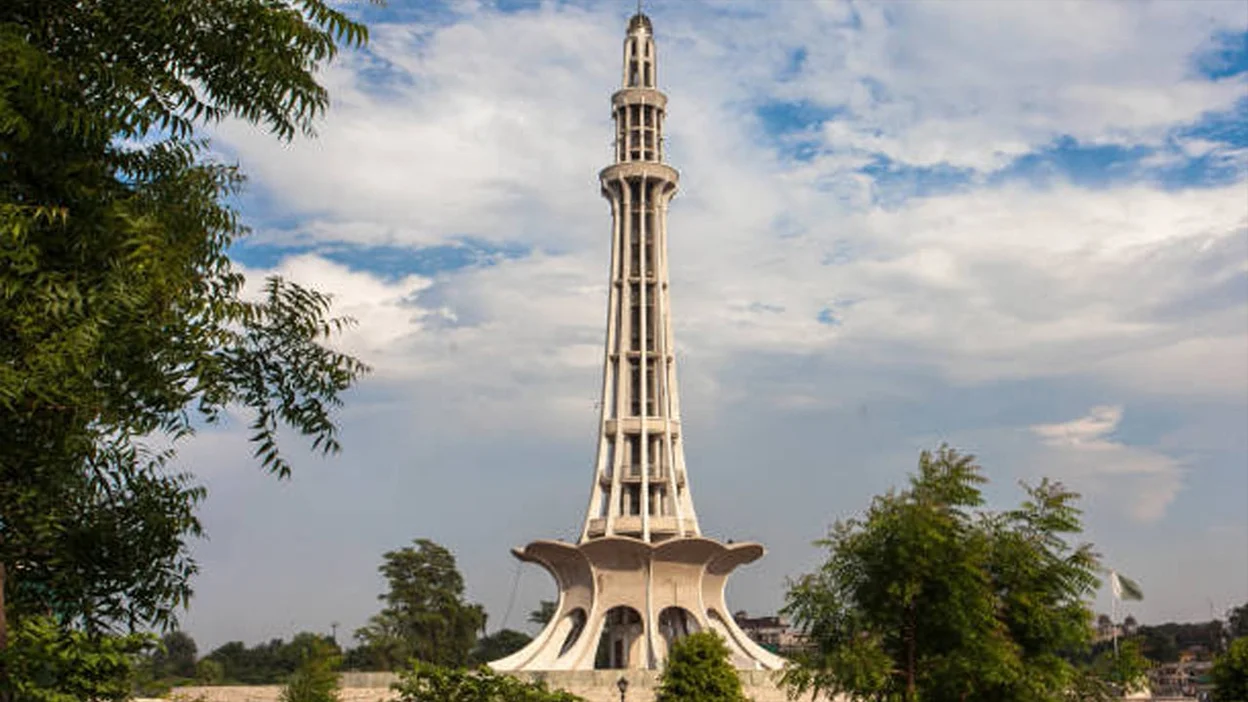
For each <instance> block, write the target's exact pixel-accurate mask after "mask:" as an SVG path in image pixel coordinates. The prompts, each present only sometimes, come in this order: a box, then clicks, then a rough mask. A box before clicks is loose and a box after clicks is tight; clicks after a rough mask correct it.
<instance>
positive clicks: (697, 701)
mask: <svg viewBox="0 0 1248 702" xmlns="http://www.w3.org/2000/svg"><path fill="white" fill-rule="evenodd" d="M728 656H729V652H728V647H727V646H725V645H724V640H723V639H721V638H720V637H719V634H716V633H715V632H711V631H702V632H698V633H696V634H690V635H689V636H686V637H685V638H683V639H680V640H679V641H677V642H676V643H675V644H673V645H672V650H671V651H669V652H668V655H667V665H666V666H664V668H663V675H662V676H661V677H660V678H659V696H658V697H657V698H656V702H746V697H745V693H744V692H742V691H741V678H739V677H738V676H737V671H736V669H735V668H733V667H732V663H730V662H729V661H728Z"/></svg>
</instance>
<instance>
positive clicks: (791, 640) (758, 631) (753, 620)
mask: <svg viewBox="0 0 1248 702" xmlns="http://www.w3.org/2000/svg"><path fill="white" fill-rule="evenodd" d="M732 619H733V621H735V622H736V623H737V626H739V627H741V631H744V632H745V633H746V635H747V636H749V637H750V638H751V639H753V640H754V642H755V643H757V644H758V645H760V646H762V647H763V648H765V649H767V650H768V651H772V652H774V653H781V652H786V651H796V650H800V649H803V648H805V647H806V646H807V645H808V641H807V639H806V637H805V636H803V635H802V634H801V632H799V631H797V630H796V629H794V628H793V627H791V626H790V625H789V621H788V619H786V618H785V617H782V616H779V615H777V616H771V617H751V616H750V615H749V613H748V612H746V611H745V610H740V611H738V612H736V613H735V614H733V615H732Z"/></svg>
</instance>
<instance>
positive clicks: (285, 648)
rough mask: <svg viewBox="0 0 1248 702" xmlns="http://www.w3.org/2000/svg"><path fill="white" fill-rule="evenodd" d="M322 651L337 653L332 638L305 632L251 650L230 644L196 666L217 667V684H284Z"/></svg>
mask: <svg viewBox="0 0 1248 702" xmlns="http://www.w3.org/2000/svg"><path fill="white" fill-rule="evenodd" d="M323 650H328V651H329V652H330V653H331V654H332V655H334V656H337V655H339V653H340V651H339V650H338V645H337V644H335V643H334V641H333V639H331V638H329V637H326V636H322V635H321V634H314V633H311V632H306V631H305V632H300V633H298V634H296V635H295V636H294V637H293V638H291V640H290V641H285V640H283V639H272V640H270V641H268V642H266V643H261V644H257V645H255V646H251V647H248V646H247V645H246V644H244V643H243V642H241V641H230V642H229V643H225V644H222V645H221V646H218V647H217V648H215V649H213V651H212V652H211V653H209V654H208V655H207V656H205V657H204V658H203V660H201V661H200V663H204V662H206V661H211V662H214V663H216V664H218V665H220V668H221V672H220V678H219V680H220V681H221V682H229V683H236V684H238V683H241V684H244V685H274V684H278V683H282V682H285V681H286V680H287V679H289V678H290V676H291V675H293V674H294V673H295V671H296V670H297V669H298V668H299V666H300V665H301V664H302V663H303V662H304V661H306V660H309V659H310V658H314V657H316V656H317V655H320V653H319V652H322V651H323Z"/></svg>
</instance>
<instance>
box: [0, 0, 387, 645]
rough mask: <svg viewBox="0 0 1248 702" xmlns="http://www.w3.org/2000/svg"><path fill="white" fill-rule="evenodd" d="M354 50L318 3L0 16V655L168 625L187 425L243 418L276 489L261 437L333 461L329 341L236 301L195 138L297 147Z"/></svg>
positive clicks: (234, 223)
mask: <svg viewBox="0 0 1248 702" xmlns="http://www.w3.org/2000/svg"><path fill="white" fill-rule="evenodd" d="M366 36H367V34H366V31H365V28H364V27H363V26H362V25H360V24H358V23H355V22H353V21H351V20H350V19H349V18H348V17H347V16H346V15H344V14H343V13H342V12H341V11H339V10H337V9H335V8H334V7H333V6H331V5H330V4H329V3H328V2H325V1H324V0H214V1H213V2H204V1H203V0H93V1H92V2H81V1H80V0H6V2H4V3H0V447H3V449H4V450H3V451H0V564H3V565H5V566H6V567H5V568H4V569H3V570H0V573H3V574H4V575H5V576H6V578H5V582H0V587H3V588H4V591H5V592H6V594H8V595H9V606H8V607H6V608H5V611H4V612H3V613H2V614H3V615H4V616H0V634H2V633H3V627H4V624H5V622H6V621H7V619H6V617H7V616H9V615H16V616H19V617H20V616H24V615H26V614H29V613H33V612H47V611H49V610H50V611H52V612H54V613H55V614H56V615H57V616H58V617H59V618H60V620H61V622H62V623H63V624H67V625H68V624H71V623H72V624H77V625H82V626H85V627H87V628H88V629H97V628H104V627H123V628H124V627H133V626H140V625H157V626H161V625H166V624H169V623H170V622H171V621H172V616H173V612H174V610H175V609H176V608H177V607H178V606H179V605H182V604H184V603H185V602H186V601H187V599H188V598H189V597H190V594H191V591H190V584H189V583H190V577H191V576H192V575H193V574H194V572H195V564H194V562H193V561H192V560H191V559H190V558H189V556H188V555H187V550H186V548H187V542H188V540H189V539H191V538H194V537H195V536H197V535H198V534H199V523H198V521H197V520H196V518H195V510H194V508H195V506H196V504H197V503H198V501H199V500H201V499H202V497H203V490H202V489H201V488H200V487H198V486H197V485H196V484H195V480H194V478H193V476H192V475H190V474H189V473H184V472H180V471H175V470H172V469H171V468H170V467H169V459H170V457H171V456H172V454H171V453H169V451H167V450H166V449H168V447H169V446H171V445H175V444H176V441H177V440H178V439H179V438H181V437H184V436H186V435H188V434H190V433H192V431H193V430H194V429H195V427H196V426H198V425H200V424H202V423H203V422H204V421H208V422H212V421H216V420H217V419H219V418H220V417H222V416H223V414H224V413H225V412H226V411H227V410H229V409H231V408H239V409H243V410H244V411H245V413H247V414H248V415H249V416H250V417H252V418H254V421H253V424H252V430H253V439H254V441H255V444H256V447H257V450H256V453H257V457H258V458H259V461H260V463H261V464H262V465H263V466H264V467H265V468H266V469H268V470H269V471H271V472H273V473H275V474H277V475H279V476H282V477H285V476H287V475H289V473H290V471H291V467H290V465H289V464H288V463H287V462H286V461H285V460H284V458H283V457H282V454H281V452H280V451H279V446H278V443H277V439H276V437H277V433H278V431H279V428H281V427H289V428H293V429H294V430H295V433H296V434H298V435H301V436H304V437H307V438H308V440H309V443H310V444H311V445H312V447H313V448H314V449H315V450H318V451H323V452H334V451H336V450H338V443H337V436H336V427H335V425H334V423H333V421H332V412H333V410H334V408H336V407H337V406H338V405H340V404H341V402H342V394H343V393H344V392H345V391H346V390H347V389H348V388H349V387H350V386H351V385H352V384H353V383H354V382H355V381H356V379H358V378H359V377H360V375H361V374H362V373H364V372H365V370H366V369H365V367H364V366H363V364H361V363H360V362H359V361H357V360H356V359H354V358H351V357H350V356H347V355H345V354H342V353H339V352H336V351H334V350H332V349H331V348H330V347H329V346H328V345H327V341H328V338H329V337H330V336H331V335H333V334H335V333H336V332H338V331H339V330H340V329H341V328H342V326H343V325H344V324H346V323H347V320H338V319H333V318H331V317H330V316H329V298H328V296H326V295H323V294H320V293H317V292H315V291H311V290H307V289H305V288H301V287H299V286H296V285H292V284H289V283H285V282H283V281H280V280H276V279H275V280H271V281H269V282H268V284H267V285H266V287H265V290H264V293H265V294H264V297H263V298H262V299H259V300H252V299H244V298H243V296H242V291H243V279H242V276H241V275H239V273H238V272H237V271H235V270H234V268H233V266H232V264H231V261H230V258H229V255H228V253H229V248H230V246H231V245H232V244H233V243H234V242H235V241H236V240H237V239H238V238H240V237H242V236H245V235H246V234H247V230H246V228H245V227H244V226H243V225H242V223H241V221H240V217H239V214H238V213H237V212H235V211H234V210H233V209H231V208H230V207H229V205H228V204H227V203H228V198H229V196H231V195H232V194H234V193H235V192H236V191H237V188H238V187H239V186H240V185H241V183H242V175H241V174H240V173H239V172H238V170H237V169H236V168H235V167H234V166H231V165H229V164H223V163H219V162H216V161H214V160H212V159H211V158H210V157H209V156H208V154H209V153H210V152H209V148H208V143H207V142H206V141H205V140H203V139H201V138H199V137H198V136H197V135H196V130H197V129H199V128H201V127H202V126H203V125H205V124H210V123H213V122H217V121H220V120H223V119H227V118H234V119H240V120H245V121H249V122H252V123H254V124H257V125H259V126H261V127H263V128H266V129H268V130H270V131H272V132H273V133H274V134H275V135H276V136H277V137H278V138H280V139H290V138H292V137H293V136H294V135H295V134H296V133H310V132H311V131H312V128H313V125H314V122H315V120H316V119H317V118H318V117H319V116H320V115H321V114H322V113H323V112H324V110H325V108H326V106H327V105H328V95H327V94H326V92H325V89H324V88H323V87H322V86H321V85H320V84H319V82H318V78H317V76H318V73H319V72H320V71H321V70H322V69H323V68H324V67H325V65H326V63H327V62H328V61H329V60H330V59H331V58H332V57H333V56H334V54H335V53H336V51H337V50H338V49H339V47H341V46H344V45H346V46H356V45H359V44H360V43H362V42H363V41H364V40H365V39H366ZM149 447H159V449H153V448H149ZM0 641H3V636H0Z"/></svg>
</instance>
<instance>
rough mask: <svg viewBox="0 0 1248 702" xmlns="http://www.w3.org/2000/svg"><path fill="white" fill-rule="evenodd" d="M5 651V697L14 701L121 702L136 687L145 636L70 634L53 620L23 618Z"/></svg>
mask: <svg viewBox="0 0 1248 702" xmlns="http://www.w3.org/2000/svg"><path fill="white" fill-rule="evenodd" d="M12 633H13V635H12V639H11V641H10V642H9V643H10V645H9V647H8V648H6V649H5V650H3V651H0V664H2V665H3V669H4V673H5V674H4V675H0V696H2V697H4V698H5V699H8V700H11V702H84V701H88V700H89V701H90V702H122V701H123V700H128V699H130V697H131V695H132V693H133V687H134V684H135V682H136V679H137V678H136V669H135V660H136V658H138V656H140V655H141V654H142V653H143V652H144V651H145V650H146V649H147V648H148V647H150V646H151V645H152V643H153V640H152V637H150V636H148V635H144V634H131V635H127V636H111V635H105V634H87V633H84V632H81V631H66V630H65V629H64V628H62V627H61V626H59V625H58V624H57V623H56V622H55V621H53V620H52V618H50V617H24V618H22V619H21V620H20V621H18V622H17V623H16V625H15V626H14V628H13V632H12Z"/></svg>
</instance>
